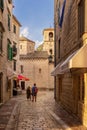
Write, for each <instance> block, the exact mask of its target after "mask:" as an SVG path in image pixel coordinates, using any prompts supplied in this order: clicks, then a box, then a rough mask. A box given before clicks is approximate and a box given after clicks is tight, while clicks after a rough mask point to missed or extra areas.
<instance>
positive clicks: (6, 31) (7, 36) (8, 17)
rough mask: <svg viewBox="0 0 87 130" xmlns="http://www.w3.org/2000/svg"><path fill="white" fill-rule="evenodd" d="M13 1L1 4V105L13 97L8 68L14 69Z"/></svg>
mask: <svg viewBox="0 0 87 130" xmlns="http://www.w3.org/2000/svg"><path fill="white" fill-rule="evenodd" d="M11 30H12V1H11V0H5V1H4V0H1V2H0V103H2V102H5V101H6V100H8V99H9V98H10V97H11V81H9V82H8V75H9V74H8V68H12V57H11V55H10V52H11V51H12V47H11V46H12V37H11V36H12V34H11V33H12V31H11Z"/></svg>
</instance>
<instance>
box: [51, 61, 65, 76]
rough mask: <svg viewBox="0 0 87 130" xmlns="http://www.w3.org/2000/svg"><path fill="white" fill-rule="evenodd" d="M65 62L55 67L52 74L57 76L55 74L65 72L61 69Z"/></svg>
mask: <svg viewBox="0 0 87 130" xmlns="http://www.w3.org/2000/svg"><path fill="white" fill-rule="evenodd" d="M62 63H63V62H60V63H59V64H58V65H57V66H56V67H55V68H54V70H53V71H52V72H51V76H55V75H57V74H63V73H62V71H61V67H60V66H61V64H62Z"/></svg>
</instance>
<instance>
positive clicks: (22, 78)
mask: <svg viewBox="0 0 87 130" xmlns="http://www.w3.org/2000/svg"><path fill="white" fill-rule="evenodd" d="M17 78H18V80H25V81H29V80H30V79H29V78H27V77H25V76H23V75H18V77H17Z"/></svg>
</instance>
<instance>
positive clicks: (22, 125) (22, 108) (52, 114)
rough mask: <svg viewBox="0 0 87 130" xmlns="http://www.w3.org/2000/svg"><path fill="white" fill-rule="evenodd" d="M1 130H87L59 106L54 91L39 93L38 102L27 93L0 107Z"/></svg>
mask: <svg viewBox="0 0 87 130" xmlns="http://www.w3.org/2000/svg"><path fill="white" fill-rule="evenodd" d="M0 130H87V128H85V127H84V126H82V125H81V123H80V122H79V120H78V119H77V118H76V117H75V116H74V117H73V116H72V114H71V115H70V114H68V113H67V112H66V111H65V110H64V109H62V108H61V106H60V105H58V104H57V103H56V102H55V100H54V98H53V92H52V91H42V92H38V96H37V102H32V101H30V100H27V99H26V95H25V91H24V92H23V93H22V95H20V96H16V97H14V98H12V99H11V100H9V101H8V102H7V103H6V104H4V105H2V107H0Z"/></svg>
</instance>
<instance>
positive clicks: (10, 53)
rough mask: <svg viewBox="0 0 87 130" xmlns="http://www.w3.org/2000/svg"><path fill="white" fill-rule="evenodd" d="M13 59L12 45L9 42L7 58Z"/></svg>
mask: <svg viewBox="0 0 87 130" xmlns="http://www.w3.org/2000/svg"><path fill="white" fill-rule="evenodd" d="M12 59H13V53H12V47H11V45H10V44H8V60H10V61H11V60H12Z"/></svg>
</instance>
